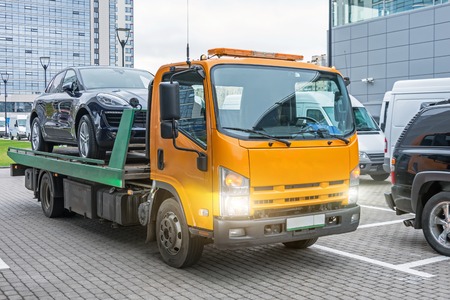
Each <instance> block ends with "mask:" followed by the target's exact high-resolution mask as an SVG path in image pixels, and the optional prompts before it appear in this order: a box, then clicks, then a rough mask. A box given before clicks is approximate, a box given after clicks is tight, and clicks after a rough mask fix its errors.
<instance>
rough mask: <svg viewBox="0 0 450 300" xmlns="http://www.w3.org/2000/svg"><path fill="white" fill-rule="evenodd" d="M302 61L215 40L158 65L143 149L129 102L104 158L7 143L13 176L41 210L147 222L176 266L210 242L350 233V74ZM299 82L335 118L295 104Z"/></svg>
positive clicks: (356, 214)
mask: <svg viewBox="0 0 450 300" xmlns="http://www.w3.org/2000/svg"><path fill="white" fill-rule="evenodd" d="M301 59H302V56H300V55H288V54H280V53H265V52H256V51H246V50H237V49H228V48H216V49H212V50H209V51H208V55H202V57H201V58H200V59H199V60H194V61H189V60H188V61H187V62H183V63H175V64H170V65H166V66H162V67H161V68H160V69H159V71H158V72H157V73H156V76H155V78H154V80H153V82H151V83H150V85H149V95H148V111H147V125H146V126H147V141H146V144H145V151H139V150H133V149H132V147H131V145H129V143H128V141H129V140H130V132H131V128H132V126H133V121H134V113H135V112H136V111H139V108H134V109H128V110H125V111H124V112H123V115H122V117H121V121H120V125H119V129H118V132H117V136H116V140H115V144H114V147H113V149H112V151H111V153H108V155H107V157H106V160H97V159H86V158H80V157H77V156H76V155H69V154H70V153H69V154H67V153H65V154H64V153H63V154H61V153H47V152H39V151H32V150H26V149H19V148H9V149H8V155H9V157H11V158H12V159H13V160H14V164H12V165H11V174H12V175H13V176H14V175H22V176H23V175H24V176H25V186H26V188H28V189H30V190H32V191H34V195H35V197H36V198H37V199H38V201H40V202H41V205H42V210H43V212H44V214H45V215H46V216H47V217H50V218H54V217H62V216H64V215H65V214H64V213H65V211H70V212H72V213H77V214H80V215H83V216H85V217H86V218H91V219H103V220H109V221H111V222H113V224H116V225H123V226H130V225H139V224H141V225H143V226H146V227H147V241H155V240H156V243H157V245H158V248H159V251H160V253H161V257H162V259H163V260H164V261H165V262H166V263H167V264H168V265H170V266H172V267H176V268H181V267H187V266H190V265H192V264H194V263H196V262H197V261H198V260H199V259H200V257H201V255H202V251H203V248H204V245H206V244H210V243H212V244H213V245H214V246H215V247H217V248H218V249H233V248H239V247H250V246H256V245H265V244H272V243H283V244H284V245H285V246H286V247H289V248H296V249H302V248H306V247H309V246H311V245H313V244H314V243H315V242H316V241H317V239H318V238H319V237H321V236H327V235H333V234H340V233H346V232H351V231H354V230H356V228H357V226H358V224H359V218H360V208H359V206H358V205H357V198H358V184H359V169H358V160H359V157H358V142H357V135H356V128H355V122H354V117H353V113H352V107H351V103H350V99H349V95H348V93H347V89H346V85H345V81H344V79H343V78H342V76H341V74H340V73H339V72H338V71H336V70H335V69H334V68H325V67H319V66H316V65H312V64H307V63H303V62H301V61H300V60H301ZM303 91H308V94H309V95H314V93H317V94H320V93H323V92H332V93H333V95H334V104H333V109H334V118H335V120H334V121H335V122H334V124H335V125H330V124H329V122H328V123H327V122H323V119H322V120H320V118H318V117H317V115H318V112H317V109H315V108H314V107H312V108H311V109H310V110H298V109H297V108H298V107H301V103H302V94H304V93H301V92H303ZM309 98H310V97H309ZM226 99H233V105H227V104H226V101H225V100H226ZM228 101H229V100H228ZM308 101H310V99H309V100H308ZM74 117H76V116H74ZM316 118H317V119H316ZM55 149H56V150H55V151H57V150H58V149H57V148H55ZM130 149H131V150H130ZM69 215H70V214H69Z"/></svg>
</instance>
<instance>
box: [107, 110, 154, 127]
mask: <svg viewBox="0 0 450 300" xmlns="http://www.w3.org/2000/svg"><path fill="white" fill-rule="evenodd" d="M104 116H105V120H106V123H107V125H109V127H119V124H120V120H121V118H122V111H105V112H104ZM145 123H146V113H145V112H143V111H137V112H135V113H134V123H133V128H145Z"/></svg>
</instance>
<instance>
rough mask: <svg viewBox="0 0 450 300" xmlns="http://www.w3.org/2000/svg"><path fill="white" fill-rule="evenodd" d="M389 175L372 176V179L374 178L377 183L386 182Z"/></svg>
mask: <svg viewBox="0 0 450 300" xmlns="http://www.w3.org/2000/svg"><path fill="white" fill-rule="evenodd" d="M389 175H390V174H389V173H386V174H380V175H370V177H372V179H373V180H375V181H385V180H386V179H388V177H389Z"/></svg>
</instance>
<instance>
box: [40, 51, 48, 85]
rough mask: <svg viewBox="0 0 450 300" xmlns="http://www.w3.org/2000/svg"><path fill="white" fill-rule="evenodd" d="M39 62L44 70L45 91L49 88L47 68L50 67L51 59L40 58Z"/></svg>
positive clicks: (46, 57)
mask: <svg viewBox="0 0 450 300" xmlns="http://www.w3.org/2000/svg"><path fill="white" fill-rule="evenodd" d="M39 61H40V62H41V66H42V67H43V68H44V82H45V85H44V90H45V89H46V88H47V68H48V66H49V65H50V57H48V56H41V57H39Z"/></svg>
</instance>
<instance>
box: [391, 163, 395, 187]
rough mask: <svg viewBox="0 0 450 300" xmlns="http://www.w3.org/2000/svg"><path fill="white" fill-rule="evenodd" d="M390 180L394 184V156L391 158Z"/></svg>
mask: <svg viewBox="0 0 450 300" xmlns="http://www.w3.org/2000/svg"><path fill="white" fill-rule="evenodd" d="M391 182H392V184H395V158H393V159H392V160H391Z"/></svg>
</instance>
